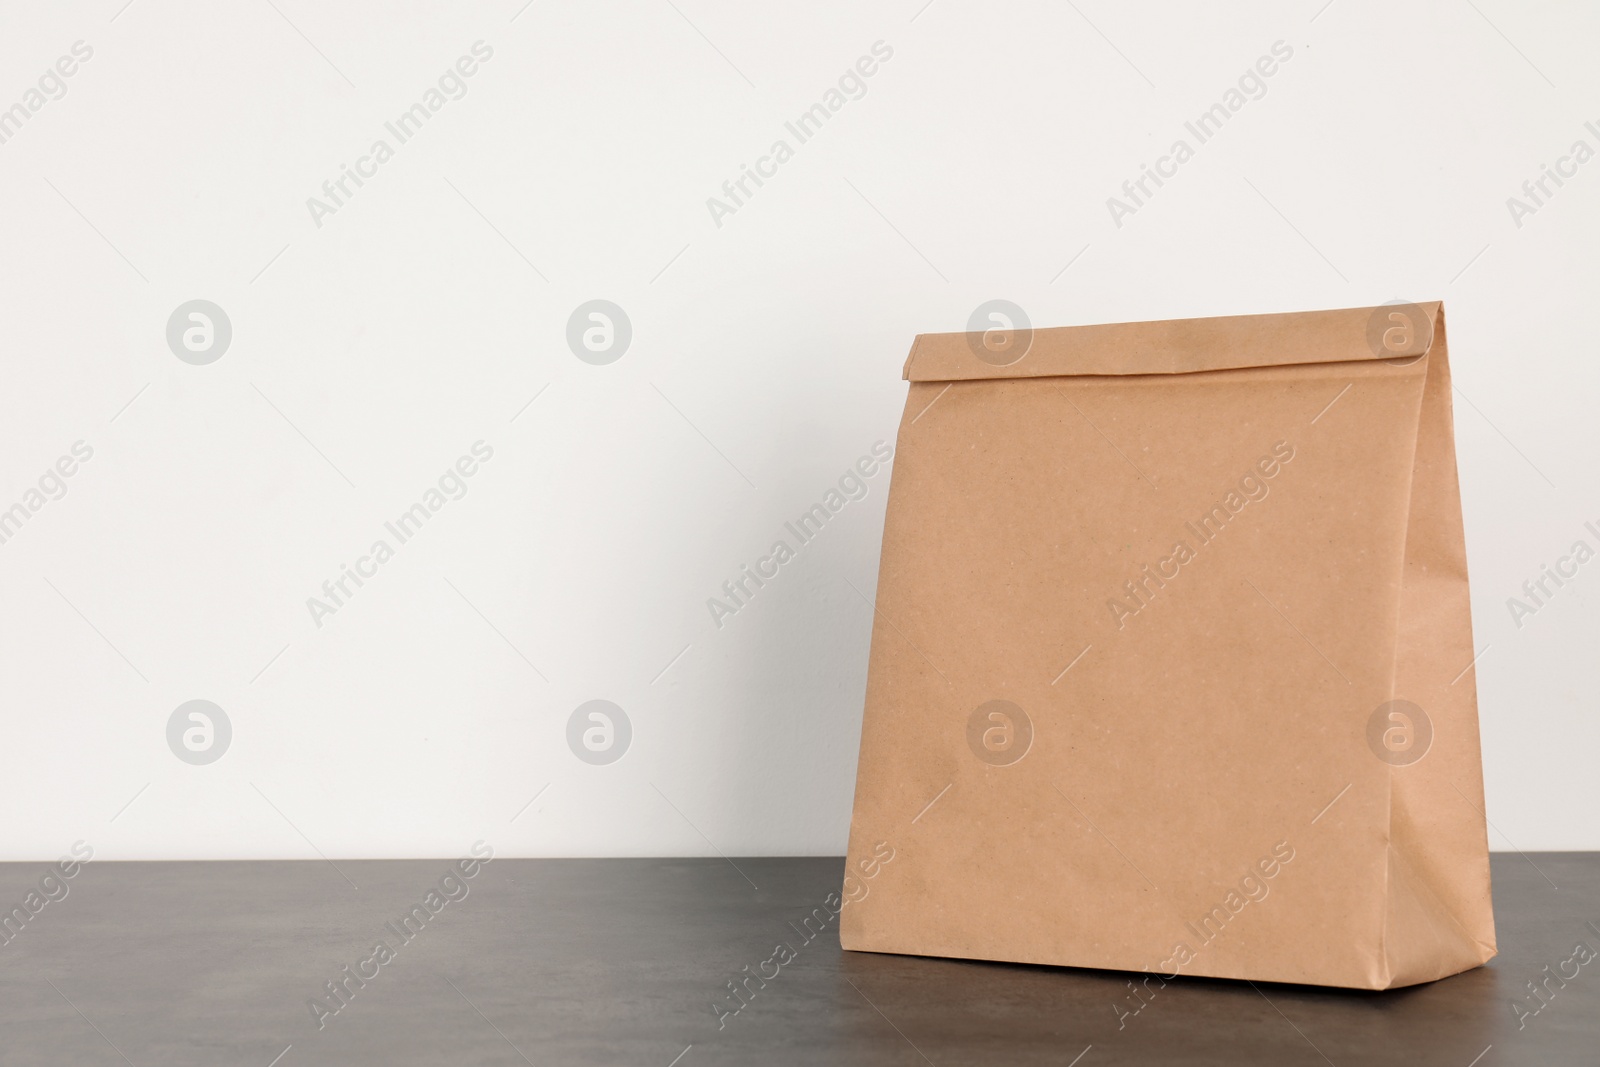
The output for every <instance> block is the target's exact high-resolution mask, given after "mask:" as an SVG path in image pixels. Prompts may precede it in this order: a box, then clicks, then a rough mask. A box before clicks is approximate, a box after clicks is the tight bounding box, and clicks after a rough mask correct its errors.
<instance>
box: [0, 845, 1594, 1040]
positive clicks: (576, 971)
mask: <svg viewBox="0 0 1600 1067" xmlns="http://www.w3.org/2000/svg"><path fill="white" fill-rule="evenodd" d="M468 866H469V867H471V865H470V864H469V865H468ZM1493 871H1494V895H1495V916H1496V922H1497V928H1498V938H1499V945H1500V952H1501V954H1500V956H1499V957H1498V958H1496V959H1495V960H1493V961H1492V962H1491V963H1490V964H1489V965H1488V966H1486V967H1481V968H1478V969H1477V970H1474V971H1469V972H1467V973H1465V974H1461V975H1457V976H1455V977H1452V978H1447V979H1444V980H1443V981H1440V982H1435V983H1432V984H1429V985H1424V986H1416V987H1412V988H1409V989H1402V990H1395V991H1391V992H1385V993H1372V992H1354V991H1342V990H1328V989H1319V988H1312V987H1305V986H1288V985H1270V984H1259V985H1252V984H1250V983H1244V982H1231V981H1220V980H1210V979H1191V978H1179V979H1177V980H1176V981H1173V982H1170V983H1168V984H1167V985H1166V986H1165V987H1164V988H1161V989H1159V991H1157V992H1156V993H1155V994H1153V995H1151V996H1150V997H1149V999H1148V1000H1147V1001H1130V1000H1129V997H1130V996H1132V995H1133V994H1132V992H1131V990H1130V987H1129V985H1128V981H1129V979H1130V978H1131V977H1132V976H1131V975H1127V974H1123V973H1119V972H1109V971H1091V970H1078V969H1073V968H1060V967H1034V966H1021V965H1012V964H997V963H979V962H968V961H958V960H942V959H930V958H924V957H912V956H886V955H876V954H868V953H853V952H852V953H847V952H843V951H842V950H841V949H840V948H839V939H838V933H837V922H836V921H835V922H833V923H831V924H830V925H828V926H827V927H826V928H825V929H820V930H819V929H818V927H819V926H820V922H819V921H818V919H817V918H816V917H815V913H816V910H817V909H819V908H820V909H823V910H822V914H823V915H827V913H828V912H827V908H826V902H827V900H828V898H829V895H830V894H832V893H835V892H836V891H837V890H838V888H839V885H840V881H841V876H842V872H843V861H842V860H840V859H837V858H786V859H751V858H742V857H741V858H734V859H731V860H726V859H720V858H711V859H698V858H697V859H609V860H601V859H561V860H551V859H544V860H525V859H504V858H502V859H495V860H493V861H492V862H490V863H488V864H486V865H483V866H481V867H477V868H473V870H472V876H471V877H464V876H463V875H462V873H461V871H459V870H457V869H456V867H455V864H454V862H453V861H450V860H444V859H439V860H351V861H347V860H339V861H336V862H322V861H307V862H299V861H284V862H212V863H109V862H103V861H92V862H89V863H87V864H85V865H83V866H82V867H81V868H79V869H76V870H74V872H73V876H72V877H71V878H70V879H62V878H60V877H59V875H54V876H52V875H51V873H50V872H51V866H50V865H47V864H43V863H39V864H25V863H12V864H3V865H0V908H3V909H7V910H9V909H12V908H20V909H22V911H23V915H24V916H25V918H21V919H19V918H17V917H16V916H15V913H13V914H12V918H11V919H10V920H9V921H8V922H7V924H6V925H5V927H4V937H5V938H6V939H7V940H5V942H4V943H3V944H0V1062H4V1063H7V1064H10V1063H17V1064H34V1063H38V1064H46V1063H48V1064H63V1063H65V1064H106V1065H114V1064H135V1065H139V1067H145V1065H156V1064H160V1065H164V1067H179V1065H186V1064H219V1063H229V1064H252V1065H257V1067H302V1065H308V1064H338V1065H341V1067H349V1065H357V1064H383V1065H400V1064H441V1063H451V1064H463V1065H477V1064H524V1063H527V1064H537V1065H539V1067H544V1065H546V1064H566V1065H587V1064H606V1065H617V1064H624V1065H630V1064H638V1065H641V1067H702V1065H706V1064H749V1063H762V1064H771V1065H784V1064H828V1065H849V1064H905V1065H909V1067H916V1065H925V1064H933V1065H937V1067H955V1065H960V1064H1034V1063H1040V1064H1043V1063H1049V1064H1059V1065H1063V1067H1070V1065H1074V1064H1075V1065H1076V1067H1104V1065H1110V1064H1228V1065H1238V1064H1247V1063H1271V1064H1288V1065H1298V1064H1305V1065H1308V1067H1320V1065H1326V1064H1334V1065H1338V1067H1344V1065H1346V1064H1405V1065H1406V1067H1428V1065H1439V1067H1500V1065H1506V1064H1538V1065H1541V1067H1548V1065H1559V1064H1590V1065H1592V1064H1597V1063H1600V959H1597V960H1595V961H1594V962H1592V963H1589V964H1588V965H1579V964H1573V963H1569V962H1568V961H1571V960H1572V959H1573V958H1574V950H1575V948H1576V947H1577V945H1578V944H1579V943H1580V942H1582V943H1584V944H1586V945H1587V946H1589V947H1590V948H1591V949H1593V950H1595V951H1600V854H1596V853H1534V854H1530V855H1527V856H1522V855H1515V854H1498V855H1496V856H1494V857H1493ZM30 894H32V895H30ZM430 894H432V895H431V896H430ZM408 915H409V916H410V918H409V919H407V916H408ZM807 916H813V919H812V923H811V926H810V927H807V926H806V924H805V922H804V920H805V918H806V917H807ZM1591 923H1592V924H1594V925H1590V924H1591ZM380 943H382V944H383V945H384V946H385V948H384V951H377V946H378V945H379V944H380ZM779 945H786V946H788V948H789V951H788V952H787V953H783V954H781V955H780V957H779V958H780V962H779V963H778V964H777V965H776V970H777V974H776V976H775V977H769V978H766V979H762V980H760V981H749V982H747V983H746V984H745V985H744V986H742V987H741V988H743V989H745V990H746V992H745V993H744V994H743V995H742V996H740V997H739V998H738V999H735V996H734V994H733V993H732V992H730V985H729V984H730V983H732V982H735V981H736V980H737V981H743V980H745V979H746V978H747V977H748V976H749V975H750V974H758V975H759V974H765V975H769V976H770V975H772V974H773V970H774V965H773V964H768V963H766V961H769V960H772V959H774V957H775V950H776V949H777V947H778V946H779ZM1546 967H1548V968H1550V970H1549V971H1546V970H1545V968H1546ZM1574 967H1577V976H1576V977H1572V978H1568V979H1566V980H1564V981H1563V980H1561V979H1560V978H1559V977H1558V978H1556V979H1554V980H1551V979H1550V978H1549V976H1550V975H1552V974H1557V973H1558V971H1559V970H1560V969H1565V970H1566V972H1567V973H1568V974H1571V973H1572V969H1573V968H1574ZM1591 971H1593V972H1594V973H1591ZM1530 982H1535V983H1543V984H1542V985H1541V987H1540V988H1541V989H1547V990H1551V991H1552V992H1549V993H1546V994H1545V996H1546V997H1548V1000H1547V1001H1546V1000H1542V999H1539V1000H1536V999H1535V998H1534V995H1533V993H1531V992H1530V990H1529V986H1528V983H1530ZM1130 1003H1143V1007H1142V1008H1141V1009H1140V1010H1139V1011H1137V1012H1136V1013H1134V1012H1130V1011H1129V1007H1128V1006H1129V1004H1130ZM1516 1005H1521V1006H1522V1007H1521V1008H1520V1009H1519V1008H1518V1007H1516ZM1535 1008H1537V1009H1538V1010H1537V1011H1535V1010H1534V1009H1535ZM735 1009H737V1010H735Z"/></svg>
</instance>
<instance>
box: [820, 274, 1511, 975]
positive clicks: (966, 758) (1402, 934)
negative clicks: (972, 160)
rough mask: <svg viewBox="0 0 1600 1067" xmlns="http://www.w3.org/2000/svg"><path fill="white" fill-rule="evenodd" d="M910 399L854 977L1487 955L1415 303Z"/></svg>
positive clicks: (1433, 417) (1439, 451)
mask: <svg viewBox="0 0 1600 1067" xmlns="http://www.w3.org/2000/svg"><path fill="white" fill-rule="evenodd" d="M905 377H906V378H907V379H908V380H909V381H910V383H911V386H910V396H909V397H908V399H907V403H906V408H905V415H904V417H903V419H902V422H901V426H900V433H899V438H898V447H897V449H896V452H895V464H894V473H893V481H892V484H891V488H890V494H889V503H888V514H887V517H886V520H885V525H884V534H883V555H882V561H881V565H880V571H879V576H878V592H877V602H876V605H875V610H874V620H873V631H872V652H871V660H870V665H869V669H868V677H867V695H866V709H865V715H864V718H863V722H862V729H861V755H860V764H859V769H858V772H857V781H856V796H855V809H854V813H853V817H852V820H851V829H850V845H849V857H848V860H847V868H846V879H845V891H844V894H843V896H844V899H845V900H846V901H848V902H849V904H850V906H849V907H847V908H845V909H844V911H843V916H842V918H841V925H840V939H841V942H842V943H843V945H844V947H845V948H846V949H854V950H861V951H871V952H894V953H909V954H918V955H931V956H952V957H961V958H968V959H985V960H1006V961H1015V962H1022V963H1036V964H1057V965H1067V966H1074V967H1097V968H1110V969H1116V970H1125V971H1150V972H1153V973H1156V974H1159V975H1161V976H1164V977H1167V976H1172V975H1176V974H1188V975H1208V976H1213V977H1222V978H1236V979H1255V980H1264V981H1274V982H1301V983H1314V984H1318V985H1329V986H1346V987H1354V988H1362V989H1388V988H1392V987H1396V986H1405V985H1411V984H1414V983H1417V982H1426V981H1430V980H1433V979H1436V978H1441V977H1444V976H1445V975H1450V974H1454V973H1456V972H1458V971H1463V970H1466V969H1468V968H1471V967H1475V966H1477V965H1479V964H1481V963H1483V962H1484V961H1486V960H1488V959H1490V958H1491V957H1492V956H1493V955H1494V954H1495V935H1494V920H1493V915H1492V913H1491V910H1490V896H1489V864H1488V845H1487V840H1486V837H1485V828H1484V823H1485V817H1484V814H1483V780H1482V769H1481V761H1480V754H1479V743H1478V722H1477V698H1476V691H1475V676H1474V674H1473V671H1472V663H1473V661H1474V650H1473V644H1472V630H1471V619H1470V615H1469V605H1468V596H1467V571H1466V551H1465V544H1464V541H1463V536H1462V525H1461V502H1460V495H1459V490H1458V487H1457V482H1456V462H1455V444H1454V439H1453V427H1452V421H1451V386H1450V368H1449V362H1448V359H1447V356H1446V349H1445V332H1444V314H1443V308H1442V306H1441V305H1440V304H1438V303H1428V304H1422V305H1412V304H1396V305H1386V306H1383V307H1378V308H1356V309H1347V310H1337V311H1315V312H1305V313H1300V314H1280V315H1248V316H1239V317H1230V318H1213V319H1190V320H1182V321H1171V322H1140V323H1122V324H1116V325H1103V326H1080V327H1068V328H1061V329H1040V330H1033V331H1029V330H1010V331H1001V330H993V331H990V332H988V333H983V334H979V333H967V334H959V333H957V334H928V335H922V336H919V337H918V338H917V339H916V343H915V344H914V346H913V347H912V350H911V355H910V357H909V359H908V360H907V361H906V366H905ZM884 856H890V857H892V858H893V863H892V865H886V864H884V863H883V862H882V860H883V857H884ZM868 878H870V879H871V881H870V882H868V881H867V879H868Z"/></svg>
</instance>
